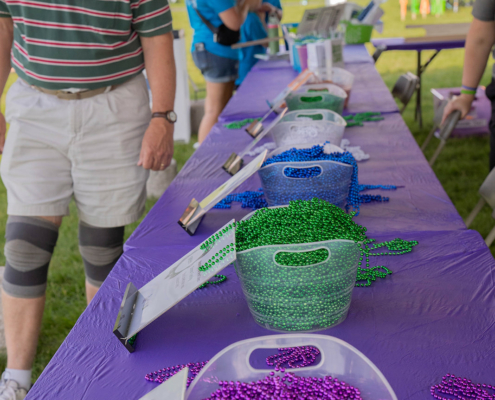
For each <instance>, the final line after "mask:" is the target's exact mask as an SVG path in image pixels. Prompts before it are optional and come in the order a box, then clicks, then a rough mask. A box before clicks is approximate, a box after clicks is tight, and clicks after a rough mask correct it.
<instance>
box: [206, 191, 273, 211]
mask: <svg viewBox="0 0 495 400" xmlns="http://www.w3.org/2000/svg"><path fill="white" fill-rule="evenodd" d="M262 196H263V190H262V189H258V191H257V192H254V191H246V192H242V193H232V194H229V195H228V196H227V197H226V198H225V199H223V200H221V201H220V202H218V203H217V204H216V205H215V206H214V207H213V208H220V209H226V208H230V207H231V204H232V203H233V202H236V203H241V207H242V208H251V209H253V210H258V209H260V208H265V207H268V203H267V202H266V200H265V199H264V198H262Z"/></svg>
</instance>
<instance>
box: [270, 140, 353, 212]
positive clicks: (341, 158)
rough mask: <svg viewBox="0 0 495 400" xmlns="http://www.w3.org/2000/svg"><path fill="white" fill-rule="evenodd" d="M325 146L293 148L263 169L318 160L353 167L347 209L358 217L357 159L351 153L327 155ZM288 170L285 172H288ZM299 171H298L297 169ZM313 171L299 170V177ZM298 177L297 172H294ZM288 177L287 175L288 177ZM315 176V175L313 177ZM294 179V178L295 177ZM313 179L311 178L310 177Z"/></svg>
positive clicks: (279, 155)
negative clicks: (277, 164) (282, 164)
mask: <svg viewBox="0 0 495 400" xmlns="http://www.w3.org/2000/svg"><path fill="white" fill-rule="evenodd" d="M323 149H324V145H315V146H313V147H311V148H308V149H296V148H292V149H290V150H287V151H284V152H283V153H280V154H277V155H274V156H273V157H270V158H269V159H267V160H266V161H265V162H264V163H263V165H262V168H263V167H265V166H267V165H271V164H274V163H281V162H284V163H287V162H305V161H318V160H328V161H336V162H340V163H343V164H348V165H351V166H352V168H353V169H352V175H351V184H350V187H349V193H348V195H347V198H346V204H345V209H346V211H349V209H351V208H352V210H353V211H354V212H356V215H357V214H359V204H360V196H359V187H358V186H359V185H358V167H357V163H356V160H355V158H354V157H353V155H352V154H351V153H349V152H347V151H346V152H344V153H331V154H326V153H325V152H324V151H323ZM288 170H289V168H287V169H286V170H285V171H288ZM295 170H297V169H295ZM308 170H309V171H311V170H312V168H311V169H301V170H299V175H298V176H297V177H301V178H302V177H305V176H303V174H308V175H310V174H311V173H314V172H308ZM293 173H294V174H295V175H297V172H293ZM286 176H287V175H286ZM313 176H314V175H313ZM293 177H294V176H293ZM308 177H311V176H308Z"/></svg>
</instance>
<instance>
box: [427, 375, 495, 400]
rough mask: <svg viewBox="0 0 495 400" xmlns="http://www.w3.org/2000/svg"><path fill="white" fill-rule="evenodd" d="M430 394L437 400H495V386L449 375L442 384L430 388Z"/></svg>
mask: <svg viewBox="0 0 495 400" xmlns="http://www.w3.org/2000/svg"><path fill="white" fill-rule="evenodd" d="M489 391H490V392H489ZM430 393H431V395H432V396H433V397H434V398H435V399H437V400H453V399H459V400H465V399H474V400H495V385H487V384H484V383H483V384H481V383H474V382H473V381H471V380H469V379H467V378H461V377H458V376H455V375H454V374H447V375H445V376H444V377H443V378H442V383H440V384H438V385H433V386H432V387H431V388H430ZM444 395H445V396H446V397H445V396H444Z"/></svg>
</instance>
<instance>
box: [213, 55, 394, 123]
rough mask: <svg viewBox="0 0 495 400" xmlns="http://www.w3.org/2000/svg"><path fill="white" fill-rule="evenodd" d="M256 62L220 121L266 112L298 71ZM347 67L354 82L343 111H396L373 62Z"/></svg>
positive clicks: (274, 63)
mask: <svg viewBox="0 0 495 400" xmlns="http://www.w3.org/2000/svg"><path fill="white" fill-rule="evenodd" d="M258 64H260V65H258ZM258 64H257V66H256V67H255V68H253V70H252V71H251V73H250V74H249V75H248V76H247V77H246V78H245V79H244V82H243V84H242V86H241V87H240V88H239V90H238V91H237V95H236V96H234V98H232V100H231V101H230V102H229V104H228V105H227V107H225V109H224V111H223V113H222V115H221V117H220V121H221V122H230V121H235V120H239V119H242V118H257V117H261V116H263V115H265V114H266V113H267V112H268V111H269V110H270V107H269V106H268V103H267V101H271V100H273V99H274V98H275V97H276V96H277V95H278V94H279V93H280V92H281V91H282V90H284V89H285V87H287V84H288V83H289V82H291V81H292V80H293V79H294V78H296V76H297V72H296V71H294V70H293V69H292V68H291V67H290V65H289V63H288V62H287V61H264V62H262V63H258ZM274 66H275V68H274ZM284 66H285V67H284ZM346 69H347V70H348V71H350V72H352V73H353V74H354V85H353V87H352V91H351V94H350V98H349V105H348V108H347V109H346V110H344V115H346V114H349V113H359V112H367V111H373V112H397V111H398V108H397V104H396V103H395V101H394V99H393V98H392V96H390V90H389V89H388V88H387V86H386V85H385V83H384V82H383V80H382V78H381V77H380V74H379V73H378V71H377V70H376V69H375V67H374V65H373V64H370V63H354V64H348V65H346Z"/></svg>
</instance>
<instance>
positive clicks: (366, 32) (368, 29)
mask: <svg viewBox="0 0 495 400" xmlns="http://www.w3.org/2000/svg"><path fill="white" fill-rule="evenodd" d="M344 24H345V26H346V28H345V43H346V44H361V43H368V42H369V41H370V40H371V33H372V32H373V25H361V24H352V23H350V22H344Z"/></svg>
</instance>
